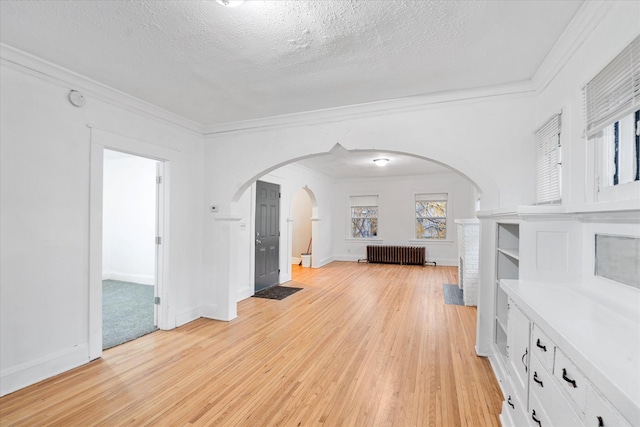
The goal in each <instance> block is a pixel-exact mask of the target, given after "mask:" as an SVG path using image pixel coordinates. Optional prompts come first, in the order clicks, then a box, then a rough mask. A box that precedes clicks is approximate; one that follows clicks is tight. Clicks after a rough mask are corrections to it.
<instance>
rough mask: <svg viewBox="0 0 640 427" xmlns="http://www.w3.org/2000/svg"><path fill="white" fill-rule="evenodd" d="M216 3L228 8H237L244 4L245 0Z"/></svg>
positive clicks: (220, 0)
mask: <svg viewBox="0 0 640 427" xmlns="http://www.w3.org/2000/svg"><path fill="white" fill-rule="evenodd" d="M216 3H218V4H221V5H223V6H226V7H236V6H240V5H241V4H242V3H244V0H216Z"/></svg>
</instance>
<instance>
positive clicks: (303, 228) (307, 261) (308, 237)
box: [291, 188, 313, 267]
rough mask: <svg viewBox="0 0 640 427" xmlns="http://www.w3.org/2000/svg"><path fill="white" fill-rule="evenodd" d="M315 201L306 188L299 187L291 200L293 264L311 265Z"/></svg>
mask: <svg viewBox="0 0 640 427" xmlns="http://www.w3.org/2000/svg"><path fill="white" fill-rule="evenodd" d="M312 215H313V203H312V201H311V197H310V196H309V193H308V190H307V189H306V188H301V189H299V190H298V191H297V192H296V194H294V196H293V199H292V200H291V218H292V219H293V230H292V233H291V264H293V265H300V266H303V267H311V257H312V251H311V243H312V241H313V240H312V239H313V236H312V227H311V225H312V223H311V217H312Z"/></svg>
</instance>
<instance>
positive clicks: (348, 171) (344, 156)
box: [297, 144, 451, 179]
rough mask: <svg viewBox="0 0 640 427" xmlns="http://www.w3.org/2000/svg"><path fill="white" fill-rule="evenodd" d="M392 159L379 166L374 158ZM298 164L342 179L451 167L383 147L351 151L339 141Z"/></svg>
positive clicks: (405, 174)
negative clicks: (386, 149)
mask: <svg viewBox="0 0 640 427" xmlns="http://www.w3.org/2000/svg"><path fill="white" fill-rule="evenodd" d="M378 158H386V159H389V163H387V164H386V165H385V166H382V167H380V166H377V165H376V164H375V163H373V160H374V159H378ZM297 163H298V164H299V165H302V166H304V167H307V168H309V169H312V170H315V171H318V172H321V173H323V174H325V175H328V176H331V177H333V178H339V179H352V178H374V177H392V176H408V175H427V174H434V173H447V172H451V169H449V168H447V167H444V166H440V165H439V164H436V163H433V162H429V161H426V160H423V159H419V158H416V157H411V156H405V155H400V154H396V153H386V152H382V151H349V150H346V149H345V148H343V147H342V146H341V145H339V144H337V145H336V146H335V147H334V148H333V150H331V152H330V153H329V154H328V155H324V156H317V157H312V158H309V159H305V160H299V161H298V162H297Z"/></svg>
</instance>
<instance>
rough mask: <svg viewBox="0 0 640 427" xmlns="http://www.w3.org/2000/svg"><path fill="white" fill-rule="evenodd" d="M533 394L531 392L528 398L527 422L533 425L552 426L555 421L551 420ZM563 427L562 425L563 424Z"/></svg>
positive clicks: (539, 426) (538, 426)
mask: <svg viewBox="0 0 640 427" xmlns="http://www.w3.org/2000/svg"><path fill="white" fill-rule="evenodd" d="M542 408H543V406H542V404H541V403H540V401H539V400H538V398H537V397H536V395H535V394H531V396H530V399H529V420H528V422H529V424H530V425H532V426H534V427H553V426H555V425H556V423H553V422H551V420H549V418H548V417H547V413H546V412H545V411H544V409H542ZM563 427H564V426H563Z"/></svg>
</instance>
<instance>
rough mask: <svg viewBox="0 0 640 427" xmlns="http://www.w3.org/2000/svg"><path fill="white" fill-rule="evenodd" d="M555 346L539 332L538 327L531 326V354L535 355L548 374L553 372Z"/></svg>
mask: <svg viewBox="0 0 640 427" xmlns="http://www.w3.org/2000/svg"><path fill="white" fill-rule="evenodd" d="M555 349H556V346H555V344H554V343H553V341H551V339H549V337H548V336H547V335H546V334H545V333H544V332H542V330H540V328H539V327H538V325H533V335H532V337H531V354H533V355H535V356H536V357H537V358H538V359H540V361H541V362H542V365H543V366H544V367H545V368H546V369H547V371H549V372H553V355H554V353H555Z"/></svg>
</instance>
